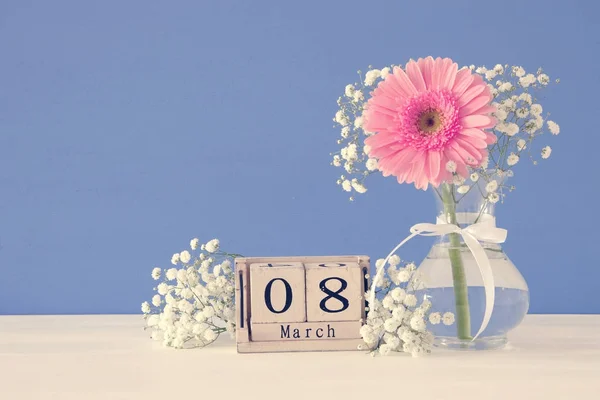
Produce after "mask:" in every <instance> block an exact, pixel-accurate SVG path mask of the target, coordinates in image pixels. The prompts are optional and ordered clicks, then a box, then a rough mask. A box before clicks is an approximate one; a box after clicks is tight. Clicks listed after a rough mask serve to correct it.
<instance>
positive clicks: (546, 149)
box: [542, 146, 552, 160]
mask: <svg viewBox="0 0 600 400" xmlns="http://www.w3.org/2000/svg"><path fill="white" fill-rule="evenodd" d="M550 154H552V148H551V147H550V146H546V147H544V148H543V149H542V158H543V159H544V160H545V159H547V158H548V157H550Z"/></svg>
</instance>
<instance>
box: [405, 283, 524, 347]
mask: <svg viewBox="0 0 600 400" xmlns="http://www.w3.org/2000/svg"><path fill="white" fill-rule="evenodd" d="M495 293H496V299H495V302H494V309H493V313H492V318H491V319H490V322H489V323H488V326H487V328H486V329H485V330H484V331H483V333H482V334H481V335H480V336H479V337H481V338H485V337H488V336H503V335H506V333H507V332H508V331H510V330H512V329H513V328H515V327H516V326H517V325H519V323H520V322H521V321H522V320H523V317H524V316H525V315H526V314H527V310H528V308H529V292H528V291H526V290H522V289H512V288H504V287H497V288H496V291H495ZM415 294H416V295H417V296H418V297H419V298H428V299H430V300H431V301H432V303H433V305H434V306H433V308H432V310H431V311H432V312H436V311H438V312H440V313H442V314H443V313H444V312H447V311H450V312H452V313H456V309H455V306H454V289H453V288H452V287H444V288H432V289H423V290H419V291H417V292H415ZM469 306H470V315H471V335H473V336H474V335H475V334H477V332H478V331H479V327H480V326H481V323H482V321H483V315H484V312H485V291H484V288H483V287H482V286H470V287H469ZM427 329H429V330H430V331H431V332H432V333H433V334H434V335H435V336H447V337H456V323H454V324H452V325H444V324H443V323H439V324H437V325H433V324H431V322H428V323H427Z"/></svg>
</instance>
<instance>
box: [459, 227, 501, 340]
mask: <svg viewBox="0 0 600 400" xmlns="http://www.w3.org/2000/svg"><path fill="white" fill-rule="evenodd" d="M461 234H462V237H463V240H464V241H465V243H466V244H467V247H468V248H469V250H471V253H473V257H474V258H475V262H476V263H477V266H478V267H479V272H480V273H481V279H482V280H483V288H484V290H485V312H484V314H483V321H482V322H481V327H480V328H479V331H478V332H477V334H476V335H475V336H474V337H473V340H475V339H477V337H479V335H481V334H482V333H483V331H484V330H485V328H486V327H487V326H488V323H489V322H490V319H491V318H492V311H493V310H494V302H495V295H496V291H495V284H494V274H493V272H492V266H491V265H490V260H489V258H488V257H487V255H486V254H485V250H484V249H483V247H482V246H481V244H480V243H479V241H478V240H477V239H476V238H475V237H474V236H473V235H471V234H470V233H469V232H468V231H466V230H462V231H461Z"/></svg>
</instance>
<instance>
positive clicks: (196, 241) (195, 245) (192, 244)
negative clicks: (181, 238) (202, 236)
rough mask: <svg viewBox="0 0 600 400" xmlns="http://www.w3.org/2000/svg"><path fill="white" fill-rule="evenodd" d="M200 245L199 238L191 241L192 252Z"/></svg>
mask: <svg viewBox="0 0 600 400" xmlns="http://www.w3.org/2000/svg"><path fill="white" fill-rule="evenodd" d="M198 244H200V240H199V239H198V238H193V239H192V240H190V248H191V249H192V250H196V249H197V248H198Z"/></svg>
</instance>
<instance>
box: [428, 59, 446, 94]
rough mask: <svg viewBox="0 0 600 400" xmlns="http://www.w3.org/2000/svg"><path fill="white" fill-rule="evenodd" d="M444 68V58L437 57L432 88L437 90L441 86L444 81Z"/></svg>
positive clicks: (432, 77) (434, 63)
mask: <svg viewBox="0 0 600 400" xmlns="http://www.w3.org/2000/svg"><path fill="white" fill-rule="evenodd" d="M443 68H444V64H443V61H442V59H441V58H440V57H438V58H436V59H435V61H434V62H433V71H432V74H431V89H434V90H436V89H439V88H440V85H441V83H442V74H443V73H444V71H443Z"/></svg>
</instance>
